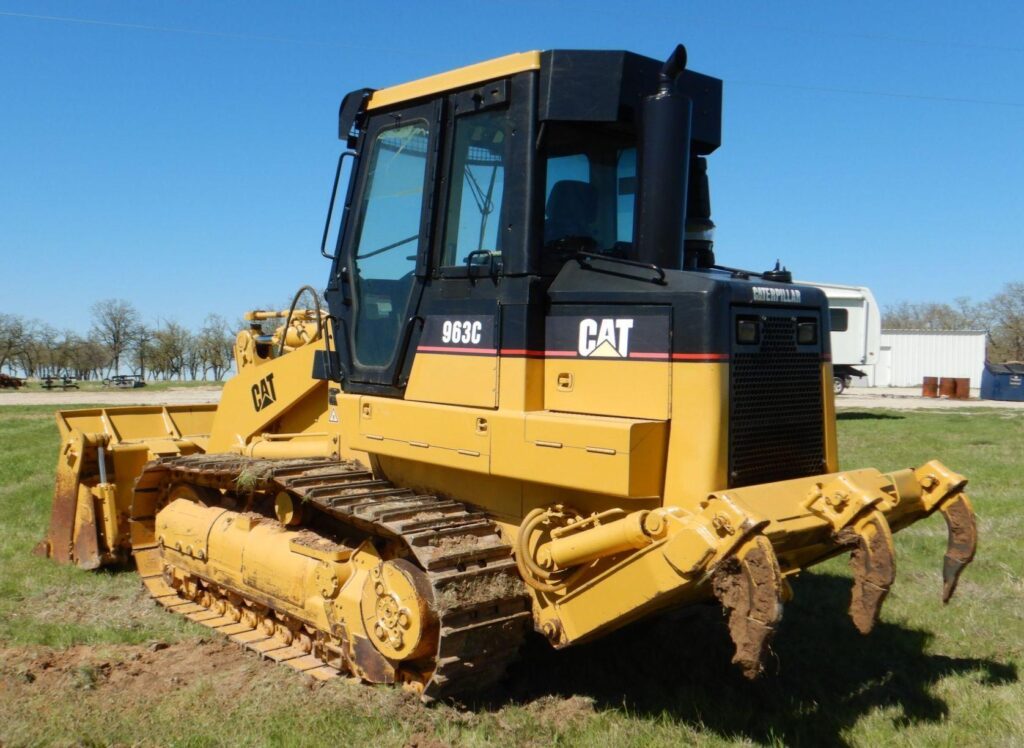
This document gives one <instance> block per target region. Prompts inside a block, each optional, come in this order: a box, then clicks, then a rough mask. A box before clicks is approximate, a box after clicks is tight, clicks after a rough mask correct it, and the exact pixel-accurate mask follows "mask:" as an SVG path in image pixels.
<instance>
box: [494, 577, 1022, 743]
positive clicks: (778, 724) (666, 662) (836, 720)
mask: <svg viewBox="0 0 1024 748" xmlns="http://www.w3.org/2000/svg"><path fill="white" fill-rule="evenodd" d="M793 587H794V592H795V597H794V600H793V602H792V603H790V604H789V605H788V606H787V610H786V616H785V618H784V620H783V624H782V625H781V626H780V630H779V632H778V635H777V636H776V638H775V644H774V651H773V656H772V659H771V661H770V662H769V663H768V668H767V672H766V673H765V674H764V675H763V676H762V677H761V678H760V679H759V680H757V681H755V682H749V681H747V680H745V679H744V678H743V677H742V676H741V675H740V674H739V673H738V671H737V670H736V669H735V668H734V667H733V666H731V665H730V664H729V660H730V658H731V656H732V645H731V642H730V641H729V637H728V633H727V632H726V626H725V622H724V620H723V619H722V616H721V612H720V609H719V608H717V607H711V606H707V607H702V608H700V609H699V610H698V612H697V613H696V614H695V615H691V616H687V617H685V618H679V617H674V618H673V617H668V616H664V617H660V618H658V619H655V620H648V621H644V622H641V623H638V624H635V625H633V626H630V627H628V628H627V629H624V630H622V631H620V632H617V633H615V634H613V635H611V636H609V637H606V638H604V639H601V640H600V641H597V642H594V643H592V644H585V645H582V646H579V647H575V648H571V649H568V650H566V651H563V652H555V651H553V650H551V649H550V648H549V647H548V646H547V645H546V643H545V642H543V641H540V640H539V637H538V639H537V640H535V641H533V642H531V643H530V645H528V646H527V647H526V648H525V650H524V652H523V657H522V659H521V660H520V661H519V662H517V664H516V665H515V666H513V667H512V668H511V669H510V671H509V675H508V678H507V679H506V681H505V683H504V685H503V687H501V694H500V696H493V697H492V700H491V701H489V702H480V703H479V704H477V705H476V706H478V707H480V708H484V709H486V708H494V707H497V706H501V705H502V704H508V703H524V702H529V701H533V700H535V699H537V698H540V697H543V696H559V697H569V696H573V695H577V696H585V697H589V698H591V699H593V701H594V708H595V709H597V710H604V709H613V710H616V709H621V710H622V711H624V712H625V713H627V714H629V715H632V716H635V717H640V718H645V717H649V718H652V719H655V720H663V719H666V718H667V719H670V720H673V721H676V722H679V723H687V724H689V725H691V726H693V727H696V728H698V729H702V730H712V731H714V732H716V733H718V734H719V735H720V736H723V737H728V738H746V739H749V740H753V741H757V742H778V741H780V740H781V741H782V742H783V743H784V744H787V745H795V744H811V745H842V744H843V743H844V741H843V738H842V733H843V731H844V730H845V729H847V728H849V727H850V726H852V725H854V724H855V723H856V722H857V721H858V720H859V719H860V718H861V717H862V716H864V715H866V714H868V713H870V712H871V711H873V710H875V709H877V708H886V707H896V708H897V709H898V710H899V711H900V712H901V713H902V716H901V717H900V718H899V719H900V720H901V721H905V722H907V723H915V722H938V721H941V720H942V719H943V718H944V717H945V716H946V715H947V713H948V706H947V704H946V703H945V702H944V701H943V700H942V699H941V698H939V697H938V696H936V695H935V693H934V690H933V688H932V686H933V685H934V684H935V683H936V682H937V681H938V680H940V679H941V678H943V677H944V676H946V675H952V674H961V673H970V674H972V676H973V678H974V679H975V680H976V682H977V684H978V685H979V686H981V687H984V686H997V685H1000V684H1006V683H1014V682H1016V681H1017V679H1018V673H1017V668H1016V666H1015V665H1014V664H1012V663H1010V664H1007V663H1001V662H997V661H993V660H986V659H977V658H958V657H948V656H944V655H933V654H928V653H927V652H926V651H925V650H926V648H927V645H928V643H929V640H930V639H931V638H932V635H931V634H930V633H929V632H928V631H924V630H920V629H913V628H907V627H904V626H900V625H896V624H892V623H880V624H879V625H878V626H876V628H875V630H874V631H873V632H872V633H871V634H870V635H869V636H867V637H864V636H861V635H860V634H859V633H857V631H856V629H854V627H853V624H852V623H851V622H850V620H849V618H848V617H847V616H846V613H845V611H846V606H847V604H848V602H849V595H850V582H849V580H848V579H846V578H844V577H839V576H834V575H822V574H803V575H801V577H800V578H799V579H798V580H795V582H794V584H793ZM936 598H938V594H937V593H936ZM936 604H939V603H938V600H937V599H936Z"/></svg>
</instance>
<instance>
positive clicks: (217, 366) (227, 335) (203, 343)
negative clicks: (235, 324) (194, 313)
mask: <svg viewBox="0 0 1024 748" xmlns="http://www.w3.org/2000/svg"><path fill="white" fill-rule="evenodd" d="M197 343H198V353H199V357H200V359H201V360H202V362H203V378H204V379H205V378H206V375H207V373H212V374H213V378H214V379H216V380H221V379H223V378H224V375H225V374H226V373H227V371H228V369H230V368H231V364H232V362H233V361H234V357H233V348H234V344H235V336H234V335H232V334H231V328H230V327H229V326H228V323H227V320H225V319H224V318H223V317H221V316H220V315H218V314H211V315H209V316H208V317H207V318H206V322H205V323H204V324H203V329H202V330H200V331H199V336H198V339H197Z"/></svg>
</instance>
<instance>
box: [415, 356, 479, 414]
mask: <svg viewBox="0 0 1024 748" xmlns="http://www.w3.org/2000/svg"><path fill="white" fill-rule="evenodd" d="M405 399H406V400H418V401H421V402H426V403H446V404H449V405H469V406H472V407H476V408H494V407H495V406H497V404H498V359H497V357H496V356H449V355H446V354H443V353H423V352H420V353H417V354H416V358H415V360H414V361H413V364H412V372H410V374H409V384H408V385H407V386H406V388H405Z"/></svg>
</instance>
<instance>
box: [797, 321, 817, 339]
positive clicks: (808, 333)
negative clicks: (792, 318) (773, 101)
mask: <svg viewBox="0 0 1024 748" xmlns="http://www.w3.org/2000/svg"><path fill="white" fill-rule="evenodd" d="M796 342H797V343H798V344H799V345H814V344H815V343H817V342H818V323H817V322H814V321H810V322H798V323H797V325H796Z"/></svg>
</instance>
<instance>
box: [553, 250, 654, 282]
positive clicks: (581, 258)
mask: <svg viewBox="0 0 1024 748" xmlns="http://www.w3.org/2000/svg"><path fill="white" fill-rule="evenodd" d="M573 259H575V260H576V262H578V263H579V265H580V267H581V268H583V269H584V270H593V271H595V272H598V273H606V272H608V271H607V270H599V269H598V268H595V267H594V266H593V265H590V264H588V261H589V260H604V261H606V262H617V263H619V264H620V265H628V266H630V267H635V268H642V269H644V270H650V271H652V272H655V273H657V274H658V277H657V278H651V283H657V284H658V285H660V286H664V285H665V283H666V281H665V270H664V269H663V268H662V267H661V266H660V265H656V264H655V263H653V262H638V261H636V260H627V259H626V258H625V257H614V256H612V255H599V254H596V253H594V252H577V253H576V255H575V256H574V258H573ZM613 275H622V274H621V273H613ZM626 277H632V276H626Z"/></svg>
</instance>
